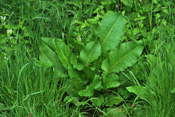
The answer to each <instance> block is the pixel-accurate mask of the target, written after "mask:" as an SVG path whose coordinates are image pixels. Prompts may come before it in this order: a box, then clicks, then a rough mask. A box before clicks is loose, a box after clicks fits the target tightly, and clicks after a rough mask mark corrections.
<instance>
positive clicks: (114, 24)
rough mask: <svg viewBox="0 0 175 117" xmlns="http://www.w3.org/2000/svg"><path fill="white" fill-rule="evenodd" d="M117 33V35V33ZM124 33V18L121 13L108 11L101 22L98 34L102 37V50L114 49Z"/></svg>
mask: <svg viewBox="0 0 175 117" xmlns="http://www.w3.org/2000/svg"><path fill="white" fill-rule="evenodd" d="M116 33H117V35H116ZM123 33H124V20H123V17H122V16H121V14H118V13H115V12H108V13H107V14H105V16H104V19H103V20H102V22H101V23H100V25H99V27H98V29H97V30H96V34H97V36H98V37H100V44H101V46H102V52H107V51H109V50H112V49H114V48H115V47H116V46H117V45H118V43H119V42H120V40H121V36H122V35H123Z"/></svg>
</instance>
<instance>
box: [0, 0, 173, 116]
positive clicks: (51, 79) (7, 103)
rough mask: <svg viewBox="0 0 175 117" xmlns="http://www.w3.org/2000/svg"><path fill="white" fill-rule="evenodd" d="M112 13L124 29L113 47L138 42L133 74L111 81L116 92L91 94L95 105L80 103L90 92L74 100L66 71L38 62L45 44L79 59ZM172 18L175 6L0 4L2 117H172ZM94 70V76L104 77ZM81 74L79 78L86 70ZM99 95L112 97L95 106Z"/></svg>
mask: <svg viewBox="0 0 175 117" xmlns="http://www.w3.org/2000/svg"><path fill="white" fill-rule="evenodd" d="M110 11H113V12H115V13H120V14H122V17H123V21H124V22H125V26H124V29H123V36H122V37H121V41H120V42H119V45H122V44H125V43H128V42H129V43H130V42H133V43H134V42H138V41H142V46H143V50H142V51H141V53H140V55H139V56H138V57H137V59H136V60H137V62H134V64H133V65H132V67H131V66H130V67H128V68H127V69H125V70H122V71H119V72H117V74H115V78H116V75H118V76H119V77H118V78H119V80H121V81H122V83H121V82H120V85H119V86H117V87H112V86H111V85H106V86H107V87H109V88H106V89H105V90H104V89H100V90H96V89H95V88H94V91H95V96H96V98H94V95H93V96H91V95H90V96H89V97H88V96H86V93H87V91H88V90H84V93H82V91H81V93H79V94H81V95H78V96H73V95H72V94H70V93H69V86H70V84H71V83H70V80H71V79H72V75H71V74H70V72H69V71H68V67H67V69H66V70H63V71H62V72H60V69H61V68H59V67H58V66H59V65H58V66H54V64H55V63H52V62H49V61H47V62H44V61H42V58H41V53H47V51H44V52H43V49H42V47H43V40H46V41H48V42H51V41H50V40H61V41H60V42H59V43H64V44H65V47H64V46H63V48H68V49H69V50H71V52H73V53H74V54H75V53H76V56H77V57H78V58H79V57H80V60H81V59H82V58H81V52H80V51H81V50H83V49H82V48H86V47H88V46H86V45H87V44H88V43H89V42H93V41H95V40H99V39H101V37H100V36H99V35H98V34H99V33H98V31H99V29H98V28H99V25H100V24H102V22H103V21H104V20H105V18H106V14H108V13H109V12H110ZM174 16H175V2H174V1H173V0H130V1H126V0H73V1H72V0H59V1H57V0H0V116H2V117H12V116H19V117H23V116H26V117H30V116H39V117H40V116H41V117H44V116H49V117H55V116H59V117H69V116H71V117H74V116H75V117H77V116H79V117H84V116H92V117H95V116H101V117H103V116H104V117H111V116H112V117H116V116H121V117H126V116H129V117H133V116H139V117H140V116H143V117H144V116H145V117H157V116H160V117H173V116H174V115H175V102H174V99H175V74H174V71H175V63H174V59H175V54H174V52H175V41H174V38H175V19H174ZM99 32H100V31H99ZM117 34H119V33H117ZM64 44H63V45H64ZM60 45H61V44H60ZM60 48H61V47H60ZM117 48H118V46H117ZM86 49H87V48H86ZM86 49H84V50H86ZM55 53H56V55H57V56H58V58H59V52H55ZM79 53H80V54H79ZM107 55H108V53H105V54H104V53H103V54H102V56H101V58H100V59H98V60H99V61H102V60H103V57H106V56H107ZM59 59H60V58H59ZM59 59H58V60H59ZM44 60H45V59H44ZM101 63H102V62H101ZM94 64H95V62H94V63H93V65H94ZM93 65H92V66H93ZM63 66H64V65H63ZM68 66H69V65H68ZM64 67H65V66H64ZM65 68H66V67H65ZM77 68H78V67H77ZM77 68H76V69H77ZM98 68H99V69H98V71H100V72H97V74H98V73H99V74H98V75H99V76H100V77H101V76H103V77H106V76H105V74H103V75H102V74H100V73H102V72H101V71H103V70H104V69H103V68H102V69H101V67H100V66H99V67H98ZM76 69H75V70H76ZM69 70H70V67H69ZM79 71H80V76H83V74H81V73H85V71H84V70H82V71H81V70H79ZM104 71H105V70H104ZM86 73H87V74H93V73H94V72H93V70H92V71H87V72H86ZM87 77H90V76H87ZM107 77H112V75H109V76H108V75H107ZM107 77H106V78H107ZM94 79H98V77H97V78H94ZM85 81H86V80H84V82H85ZM108 81H109V80H108V79H107V80H106V82H108ZM72 82H75V83H78V81H76V80H72ZM94 82H95V81H94ZM103 82H104V81H103ZM118 82H119V81H117V83H118ZM91 83H92V84H93V79H91V80H89V81H87V84H86V85H85V86H84V89H86V87H88V86H91V87H92V85H90V84H91ZM109 83H110V82H109ZM75 86H77V85H75ZM94 87H95V86H94ZM71 92H73V91H71ZM77 92H79V91H77ZM105 95H110V97H108V98H105V99H104V101H99V100H103V99H102V98H101V97H103V96H105ZM93 99H97V100H95V101H92V100H93ZM106 100H107V101H106ZM98 101H99V103H98V104H95V103H94V102H98ZM105 101H106V102H105ZM107 102H108V103H107Z"/></svg>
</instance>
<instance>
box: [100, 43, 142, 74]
mask: <svg viewBox="0 0 175 117" xmlns="http://www.w3.org/2000/svg"><path fill="white" fill-rule="evenodd" d="M142 50H143V46H142V45H141V42H140V41H139V42H127V43H123V44H121V45H120V47H118V48H116V49H115V50H113V51H111V52H110V53H109V55H108V57H107V59H106V60H105V61H103V63H102V66H101V67H102V69H103V70H104V71H107V72H120V71H123V70H124V69H126V68H127V67H130V66H132V65H133V64H134V63H135V62H136V61H137V58H138V57H139V56H140V55H141V53H142Z"/></svg>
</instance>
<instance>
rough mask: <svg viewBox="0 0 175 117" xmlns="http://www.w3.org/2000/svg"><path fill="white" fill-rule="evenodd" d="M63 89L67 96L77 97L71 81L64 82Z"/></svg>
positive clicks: (76, 91)
mask: <svg viewBox="0 0 175 117" xmlns="http://www.w3.org/2000/svg"><path fill="white" fill-rule="evenodd" d="M65 87H66V89H65V91H66V93H67V94H68V95H69V96H73V97H79V95H78V90H77V89H75V87H74V84H73V83H72V80H71V79H68V80H66V83H65Z"/></svg>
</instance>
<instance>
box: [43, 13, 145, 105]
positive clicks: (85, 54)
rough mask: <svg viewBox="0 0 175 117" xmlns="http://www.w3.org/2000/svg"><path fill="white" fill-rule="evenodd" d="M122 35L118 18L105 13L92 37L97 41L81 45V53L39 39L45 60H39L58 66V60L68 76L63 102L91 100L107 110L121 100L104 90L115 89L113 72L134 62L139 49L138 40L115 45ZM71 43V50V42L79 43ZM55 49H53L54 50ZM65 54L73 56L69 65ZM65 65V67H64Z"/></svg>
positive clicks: (119, 17)
mask: <svg viewBox="0 0 175 117" xmlns="http://www.w3.org/2000/svg"><path fill="white" fill-rule="evenodd" d="M123 33H124V19H123V17H122V15H121V14H120V13H114V12H108V13H106V14H105V16H104V19H103V20H102V21H101V23H100V25H99V27H98V28H97V30H96V36H97V37H100V38H99V39H96V40H92V41H89V42H87V44H86V43H85V46H83V45H82V49H81V50H79V49H78V50H76V51H75V52H76V53H75V52H70V51H71V50H69V49H68V48H69V47H68V45H66V44H65V43H64V42H63V41H61V40H59V39H51V38H50V39H49V38H42V42H41V45H40V51H41V55H43V54H45V56H47V58H48V59H44V58H43V57H42V56H40V61H48V63H50V62H52V63H53V65H59V66H60V62H59V60H60V61H61V62H62V66H63V67H64V68H65V69H66V70H67V71H68V74H69V76H70V78H69V79H68V80H67V81H66V82H67V83H66V86H67V87H68V89H67V90H66V91H67V93H68V95H69V96H68V97H66V98H65V101H68V102H72V103H74V104H75V105H81V104H84V103H85V102H86V103H88V102H89V101H91V102H92V104H93V105H94V106H102V105H106V106H109V107H112V106H113V105H119V104H120V103H121V102H122V101H123V99H122V98H121V97H120V96H117V95H116V94H114V93H109V94H108V90H109V89H111V88H115V87H119V86H120V85H121V84H122V83H123V81H122V79H120V78H119V76H118V75H117V73H119V72H121V71H124V70H125V69H126V68H128V67H131V66H132V65H133V64H134V63H136V61H137V58H138V57H139V56H140V55H141V53H142V50H143V46H142V44H141V41H136V42H126V43H122V44H119V43H120V42H121V36H122V35H123ZM98 40H100V41H98ZM58 42H59V43H58ZM47 43H48V44H47ZM71 43H72V44H73V45H72V47H74V46H75V43H76V45H77V44H78V43H79V42H76V41H74V40H72V41H70V42H69V44H71ZM58 44H59V45H58ZM45 45H47V46H45ZM78 45H79V44H78ZM55 47H56V48H57V50H55V49H54V48H55ZM74 49H76V47H74ZM55 51H56V52H57V55H56V53H55ZM101 51H102V52H101ZM108 51H110V52H108ZM69 53H71V55H72V56H74V60H73V62H71V61H70V60H71V58H72V56H70V55H69ZM105 56H106V57H105ZM58 58H59V59H58ZM65 65H68V68H67V67H66V66H65ZM111 72H112V73H111ZM84 87H85V88H84ZM105 93H107V95H106V94H105ZM102 94H103V95H102ZM85 97H86V98H85ZM88 98H89V99H88ZM86 99H88V100H89V101H88V100H86ZM80 100H81V101H80ZM78 102H79V103H78Z"/></svg>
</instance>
